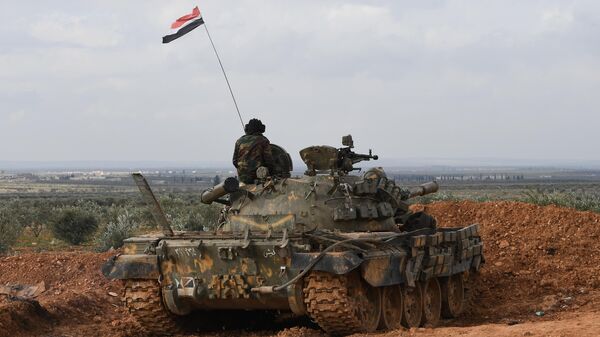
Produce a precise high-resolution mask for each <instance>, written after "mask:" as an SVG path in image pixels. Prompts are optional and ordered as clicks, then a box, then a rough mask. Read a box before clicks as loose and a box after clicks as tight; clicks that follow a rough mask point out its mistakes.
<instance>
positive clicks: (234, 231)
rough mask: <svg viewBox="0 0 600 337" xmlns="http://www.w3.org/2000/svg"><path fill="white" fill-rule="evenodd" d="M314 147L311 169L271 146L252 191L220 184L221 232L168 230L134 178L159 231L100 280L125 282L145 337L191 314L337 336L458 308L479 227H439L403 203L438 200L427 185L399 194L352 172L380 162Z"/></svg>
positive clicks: (477, 258) (206, 196) (134, 245)
mask: <svg viewBox="0 0 600 337" xmlns="http://www.w3.org/2000/svg"><path fill="white" fill-rule="evenodd" d="M342 143H343V145H344V147H342V148H339V149H338V148H334V147H330V146H312V147H309V148H306V149H304V150H302V151H301V152H300V155H301V157H302V159H303V161H304V163H305V164H306V165H307V170H306V172H305V174H304V175H303V176H301V177H291V176H290V172H291V170H292V162H291V160H290V157H289V155H288V154H287V152H285V151H284V150H283V149H282V148H280V147H278V146H273V152H274V154H275V157H276V167H275V169H274V173H273V174H272V175H269V174H268V172H267V170H264V169H259V172H258V176H259V180H257V181H256V183H255V184H248V185H241V186H240V184H239V183H238V181H237V180H236V179H235V178H228V179H226V180H225V181H224V182H223V183H221V184H220V185H218V186H216V187H214V188H213V189H211V190H208V191H206V192H204V193H203V194H202V201H203V202H205V203H212V202H219V203H222V204H224V205H225V206H224V211H223V217H222V219H221V223H220V227H219V228H218V229H216V230H214V231H210V232H175V233H174V232H173V231H172V230H171V228H170V226H169V223H168V222H167V219H166V217H165V215H164V214H163V213H162V210H161V208H160V205H159V204H158V202H157V201H156V198H155V197H154V195H153V194H152V191H151V190H150V187H149V186H148V184H147V183H146V181H145V179H144V178H143V177H142V176H141V175H139V174H135V175H134V179H135V180H136V182H137V183H138V186H139V187H140V190H141V191H142V194H143V195H144V198H145V199H146V201H147V203H148V204H149V205H151V206H152V207H151V209H152V210H153V212H154V216H155V219H156V220H157V221H158V223H159V224H160V225H161V226H162V228H163V233H162V234H159V235H144V236H139V237H134V238H130V239H127V240H125V245H124V248H123V253H122V254H120V255H118V256H116V257H114V258H113V259H112V260H110V261H109V262H107V264H106V265H105V266H104V268H103V272H104V274H105V275H106V276H107V277H109V278H112V279H122V280H125V291H124V297H123V299H124V302H125V305H126V306H127V307H128V308H129V311H130V312H131V313H132V314H133V315H134V316H135V317H136V318H137V320H138V321H139V322H140V323H141V324H142V326H143V327H144V328H146V329H147V330H148V332H149V333H151V334H169V333H172V332H173V331H175V330H177V317H178V316H184V315H188V314H189V313H191V312H192V311H194V310H228V309H246V310H278V311H290V312H292V313H294V314H296V315H308V316H309V317H310V318H311V319H312V320H313V321H314V322H316V323H317V324H318V325H319V326H320V327H321V328H323V330H325V331H326V332H328V333H330V334H333V335H345V334H351V333H356V332H369V331H374V330H377V329H382V330H386V329H396V328H399V327H401V326H405V327H418V326H423V325H428V326H435V325H436V324H438V322H439V320H440V317H456V316H458V315H459V314H460V313H461V311H462V310H463V303H464V291H465V285H464V283H463V281H464V280H465V279H466V277H467V276H468V274H469V273H471V272H474V271H477V270H478V269H479V267H480V265H481V264H482V263H483V255H482V242H481V239H480V236H479V233H478V229H479V227H478V225H470V226H467V227H464V228H436V221H435V219H434V218H433V217H431V216H429V215H427V214H426V213H423V212H417V213H413V212H411V211H410V210H409V208H408V203H407V202H408V200H409V199H410V198H412V197H415V196H420V195H424V194H428V193H433V192H436V191H437V189H438V185H437V183H435V182H431V183H427V184H424V185H421V186H419V187H416V188H412V189H407V188H403V187H400V186H398V185H396V184H395V182H394V181H393V180H391V179H389V178H387V177H386V174H385V172H384V171H383V170H382V169H381V168H376V169H370V170H368V171H366V172H365V173H364V174H359V175H353V174H351V173H352V172H353V171H355V170H356V169H355V168H354V164H356V163H358V162H360V161H363V160H370V159H377V156H373V155H371V153H370V151H369V154H368V155H361V154H357V153H355V152H353V150H352V148H353V143H352V138H351V137H350V136H346V137H344V138H343V141H342Z"/></svg>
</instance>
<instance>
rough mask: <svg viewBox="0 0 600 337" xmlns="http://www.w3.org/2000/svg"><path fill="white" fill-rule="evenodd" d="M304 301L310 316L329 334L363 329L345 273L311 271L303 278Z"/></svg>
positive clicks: (341, 333) (354, 331)
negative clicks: (350, 294)
mask: <svg viewBox="0 0 600 337" xmlns="http://www.w3.org/2000/svg"><path fill="white" fill-rule="evenodd" d="M304 303H305V304H306V310H307V312H308V314H309V315H310V317H311V318H312V319H313V320H314V321H315V322H316V323H317V324H318V325H319V326H320V327H321V328H322V329H323V330H325V331H326V332H327V333H329V334H331V335H349V334H353V333H357V332H362V331H364V327H363V326H362V322H361V320H360V319H358V317H357V314H356V313H357V308H356V302H355V301H354V299H353V298H351V297H350V296H349V292H348V279H347V277H346V276H345V275H333V274H329V273H325V272H318V271H313V272H311V273H310V274H309V275H308V276H307V277H306V280H305V287H304Z"/></svg>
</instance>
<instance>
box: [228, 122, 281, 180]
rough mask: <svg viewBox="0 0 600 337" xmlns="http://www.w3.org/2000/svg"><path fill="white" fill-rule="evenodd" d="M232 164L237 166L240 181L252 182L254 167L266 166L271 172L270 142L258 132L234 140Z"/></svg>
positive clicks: (254, 177)
mask: <svg viewBox="0 0 600 337" xmlns="http://www.w3.org/2000/svg"><path fill="white" fill-rule="evenodd" d="M233 166H235V167H236V168H237V171H238V177H239V179H240V181H241V182H243V183H246V184H252V183H254V181H255V180H256V169H257V168H259V167H260V166H266V167H267V168H268V169H269V172H273V154H272V153H271V143H270V142H269V140H268V139H267V137H265V136H263V135H262V134H260V133H253V134H249V135H244V136H242V137H240V139H238V140H237V142H235V150H234V152H233Z"/></svg>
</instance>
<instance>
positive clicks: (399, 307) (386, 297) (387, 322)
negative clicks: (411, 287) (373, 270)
mask: <svg viewBox="0 0 600 337" xmlns="http://www.w3.org/2000/svg"><path fill="white" fill-rule="evenodd" d="M402 311H403V300H402V288H401V287H400V286H398V285H393V286H389V287H384V288H383V292H382V296H381V319H380V320H379V328H380V329H382V330H396V329H399V328H400V327H401V326H402Z"/></svg>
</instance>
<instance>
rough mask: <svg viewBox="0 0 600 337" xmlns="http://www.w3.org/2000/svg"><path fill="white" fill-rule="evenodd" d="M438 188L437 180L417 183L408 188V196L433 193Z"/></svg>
mask: <svg viewBox="0 0 600 337" xmlns="http://www.w3.org/2000/svg"><path fill="white" fill-rule="evenodd" d="M439 189H440V185H438V183H437V181H430V182H428V183H425V184H422V185H419V186H417V187H414V188H412V189H411V190H410V196H409V198H414V197H420V196H423V195H427V194H431V193H435V192H437V191H438V190H439Z"/></svg>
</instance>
